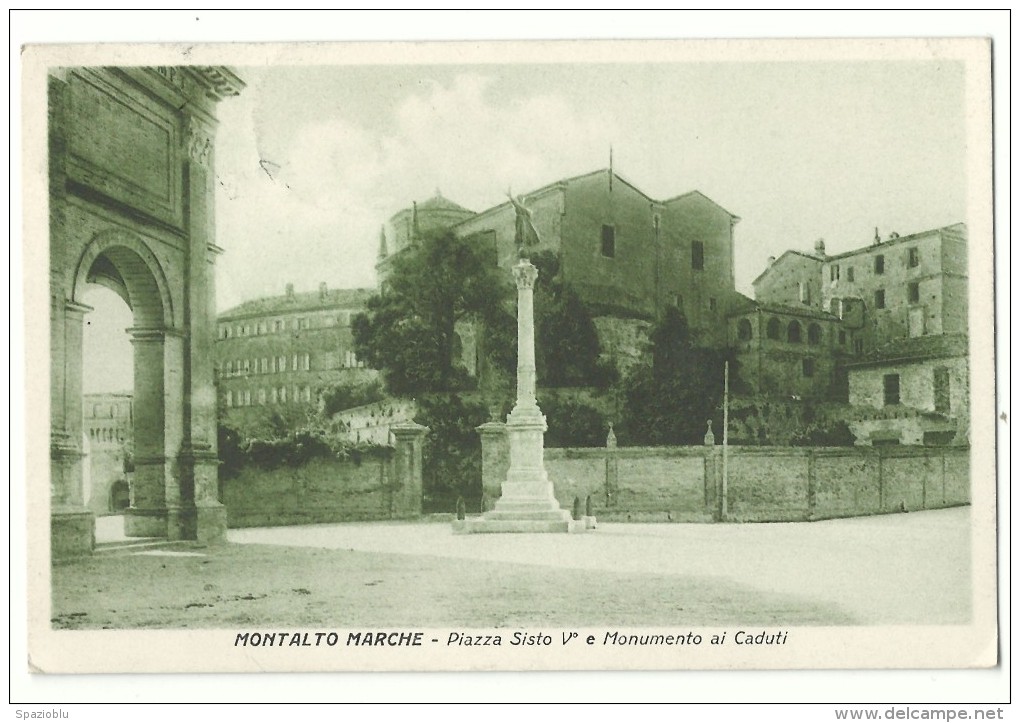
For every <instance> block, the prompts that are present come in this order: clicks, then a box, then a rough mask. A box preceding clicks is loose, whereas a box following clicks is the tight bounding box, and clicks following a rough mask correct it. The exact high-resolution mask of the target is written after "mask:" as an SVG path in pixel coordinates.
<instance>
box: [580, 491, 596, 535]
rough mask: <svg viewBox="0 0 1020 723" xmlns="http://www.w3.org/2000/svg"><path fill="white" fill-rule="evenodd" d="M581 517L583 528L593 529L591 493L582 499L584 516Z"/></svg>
mask: <svg viewBox="0 0 1020 723" xmlns="http://www.w3.org/2000/svg"><path fill="white" fill-rule="evenodd" d="M581 519H582V520H583V521H584V529H586V530H594V529H595V514H594V512H593V510H592V503H591V495H588V496H587V497H586V498H585V500H584V517H582V518H581Z"/></svg>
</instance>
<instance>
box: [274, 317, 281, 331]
mask: <svg viewBox="0 0 1020 723" xmlns="http://www.w3.org/2000/svg"><path fill="white" fill-rule="evenodd" d="M273 331H283V322H282V321H281V320H280V319H275V320H274V321H273Z"/></svg>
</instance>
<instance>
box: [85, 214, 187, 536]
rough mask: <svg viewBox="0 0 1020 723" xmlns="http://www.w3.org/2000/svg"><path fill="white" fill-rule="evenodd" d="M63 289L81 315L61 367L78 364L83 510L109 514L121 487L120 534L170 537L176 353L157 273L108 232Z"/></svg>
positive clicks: (136, 242) (149, 258) (178, 408)
mask: <svg viewBox="0 0 1020 723" xmlns="http://www.w3.org/2000/svg"><path fill="white" fill-rule="evenodd" d="M72 288H73V295H74V299H73V301H74V303H75V304H77V305H78V306H79V307H80V308H81V309H84V314H83V316H82V317H81V318H82V334H81V337H80V338H81V346H80V348H78V349H77V350H76V349H73V348H69V349H68V350H67V353H68V359H67V363H68V364H69V365H74V364H76V363H77V364H80V370H81V371H80V374H81V376H80V378H81V392H82V395H83V399H82V405H83V410H82V411H83V417H84V419H83V424H84V425H86V426H87V427H88V426H90V427H91V431H90V430H89V429H86V430H84V431H85V433H86V434H89V435H90V442H91V444H90V446H91V456H92V459H91V460H89V469H90V472H91V475H90V482H91V483H90V487H91V489H90V492H89V497H90V499H88V500H85V499H82V502H84V503H85V505H86V507H87V508H88V509H89V510H90V511H92V512H93V513H94V514H97V515H102V514H109V513H110V512H112V511H113V510H112V502H113V501H114V499H115V498H114V494H113V492H114V490H113V487H114V485H115V484H116V483H118V481H122V482H123V483H125V484H126V485H127V486H128V490H129V492H128V498H129V500H130V504H129V506H127V509H126V517H125V521H124V533H125V534H126V535H128V536H131V537H166V536H171V537H176V536H177V535H176V534H175V533H174V532H173V531H171V529H170V526H171V523H172V521H171V519H170V509H171V508H173V507H177V508H179V503H180V497H181V495H180V486H179V484H178V482H179V480H178V479H176V475H175V474H173V470H174V469H175V468H176V466H177V465H176V464H175V463H174V462H172V461H170V460H172V458H173V456H174V455H176V454H177V453H178V452H179V451H180V442H181V439H182V434H183V427H182V422H181V420H182V416H181V415H182V414H183V411H184V393H183V392H184V389H183V379H182V378H181V376H182V375H181V374H180V370H181V366H182V360H183V357H182V349H183V347H182V346H181V343H180V342H181V340H180V338H179V337H177V336H176V335H174V334H172V333H168V328H171V327H172V326H173V323H172V317H171V309H170V308H169V292H168V290H167V287H166V281H165V278H164V276H163V271H162V269H161V267H160V265H159V263H158V261H157V260H156V259H155V257H154V255H153V254H152V253H151V251H149V249H148V247H146V246H145V244H144V243H142V241H141V240H140V239H138V238H136V237H134V236H130V235H127V234H123V233H121V232H113V234H111V235H106V236H103V235H100V236H99V237H97V238H96V239H94V240H93V241H92V242H91V243H90V244H89V246H88V247H87V248H86V250H85V253H84V254H83V256H82V259H81V262H80V264H79V266H78V268H77V271H76V276H75V280H74V284H73V287H72ZM76 355H77V356H76ZM69 368H70V367H69ZM174 370H176V371H174ZM168 371H169V372H170V373H169V374H168ZM168 412H169V415H168ZM129 461H130V463H129ZM128 468H130V469H131V470H132V471H131V472H130V473H128V472H125V470H126V469H128ZM118 490H119V491H118V495H117V497H116V499H117V500H122V499H123V494H122V492H123V486H121V487H119V488H118ZM82 492H83V491H82ZM82 496H83V495H82Z"/></svg>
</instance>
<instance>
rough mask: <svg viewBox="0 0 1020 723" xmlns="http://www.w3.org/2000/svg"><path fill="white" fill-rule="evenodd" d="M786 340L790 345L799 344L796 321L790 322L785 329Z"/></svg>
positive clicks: (798, 325) (798, 331)
mask: <svg viewBox="0 0 1020 723" xmlns="http://www.w3.org/2000/svg"><path fill="white" fill-rule="evenodd" d="M786 340H787V341H788V342H790V343H791V344H799V343H800V322H798V321H797V320H796V319H795V320H793V321H791V322H790V325H789V326H787V327H786Z"/></svg>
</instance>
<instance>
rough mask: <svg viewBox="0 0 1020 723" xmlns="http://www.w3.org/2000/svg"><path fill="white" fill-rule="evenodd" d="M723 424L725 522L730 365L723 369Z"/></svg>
mask: <svg viewBox="0 0 1020 723" xmlns="http://www.w3.org/2000/svg"><path fill="white" fill-rule="evenodd" d="M722 409H723V411H722V414H723V417H722V418H723V423H722V521H723V522H725V521H726V512H727V510H726V507H727V505H726V495H727V486H728V483H729V465H728V462H729V442H730V363H729V361H727V362H726V363H725V365H724V367H723V408H722Z"/></svg>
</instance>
